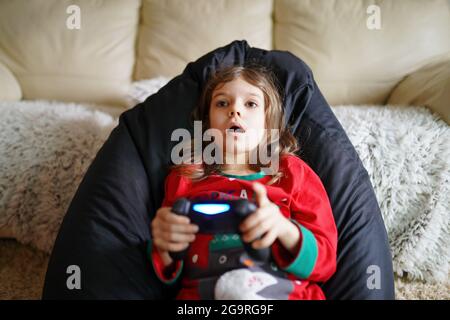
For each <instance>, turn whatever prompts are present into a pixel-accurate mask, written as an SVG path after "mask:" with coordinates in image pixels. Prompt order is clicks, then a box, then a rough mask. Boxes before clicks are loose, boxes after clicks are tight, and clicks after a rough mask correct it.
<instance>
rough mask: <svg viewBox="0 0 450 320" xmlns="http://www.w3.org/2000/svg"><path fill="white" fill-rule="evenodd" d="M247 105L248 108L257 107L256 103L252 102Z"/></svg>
mask: <svg viewBox="0 0 450 320" xmlns="http://www.w3.org/2000/svg"><path fill="white" fill-rule="evenodd" d="M247 105H248V106H249V107H250V108H256V107H257V106H258V104H257V103H256V102H253V101H249V102H247Z"/></svg>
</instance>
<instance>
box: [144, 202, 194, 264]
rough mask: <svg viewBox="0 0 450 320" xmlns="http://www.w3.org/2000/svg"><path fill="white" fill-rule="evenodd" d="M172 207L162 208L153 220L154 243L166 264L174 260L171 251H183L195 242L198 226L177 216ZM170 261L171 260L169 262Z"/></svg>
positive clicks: (187, 219) (186, 218) (183, 217)
mask: <svg viewBox="0 0 450 320" xmlns="http://www.w3.org/2000/svg"><path fill="white" fill-rule="evenodd" d="M171 209H172V208H171V207H161V208H159V209H158V211H156V215H155V218H154V219H153V220H152V223H151V227H152V235H153V243H154V244H155V246H156V248H157V249H158V251H159V253H160V254H161V255H162V257H163V260H164V262H165V264H166V263H167V264H169V263H170V262H171V261H172V259H170V257H169V254H168V253H169V251H182V250H184V249H186V248H187V247H188V246H189V243H190V242H193V241H194V240H195V234H196V233H197V232H198V226H197V225H195V224H191V223H190V220H189V218H188V217H185V216H181V215H178V214H175V213H173V212H172V211H171ZM169 259H170V260H169Z"/></svg>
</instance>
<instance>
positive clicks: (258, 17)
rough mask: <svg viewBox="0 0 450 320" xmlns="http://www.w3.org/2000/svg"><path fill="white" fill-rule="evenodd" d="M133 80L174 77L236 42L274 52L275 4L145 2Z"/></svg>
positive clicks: (235, 0) (191, 0)
mask: <svg viewBox="0 0 450 320" xmlns="http://www.w3.org/2000/svg"><path fill="white" fill-rule="evenodd" d="M141 10H142V22H141V25H140V28H139V40H138V47H137V48H138V52H137V62H136V71H135V80H141V79H145V78H153V77H157V76H169V77H173V76H175V75H177V74H179V73H181V72H182V71H183V69H184V67H185V66H186V64H187V63H188V62H190V61H193V60H195V59H197V58H198V57H199V56H201V55H202V54H203V53H205V52H208V51H210V50H213V49H214V48H217V47H219V46H223V45H225V44H227V43H230V42H231V41H233V40H236V39H246V40H247V41H248V42H249V43H250V44H251V45H253V46H256V47H260V48H265V49H271V48H272V0H259V1H253V0H215V1H209V0H165V1H160V0H143V3H142V9H141Z"/></svg>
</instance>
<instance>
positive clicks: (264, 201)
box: [239, 182, 292, 249]
mask: <svg viewBox="0 0 450 320" xmlns="http://www.w3.org/2000/svg"><path fill="white" fill-rule="evenodd" d="M253 190H254V191H255V194H256V201H257V204H258V209H257V210H256V211H255V212H254V213H252V214H251V215H250V216H249V217H248V218H246V219H245V220H244V221H243V222H242V223H241V224H240V226H239V228H240V230H241V232H242V240H243V241H245V242H252V241H253V240H255V239H257V238H258V237H260V236H263V237H262V238H261V239H258V240H255V241H254V242H253V243H252V246H253V248H255V249H261V248H266V247H269V246H271V245H272V243H273V242H274V241H275V240H276V239H277V238H279V237H280V236H282V235H283V234H286V232H287V231H288V230H289V228H290V227H291V226H290V224H292V223H291V222H290V221H289V220H288V219H287V218H286V217H285V216H284V215H283V214H282V213H281V211H280V209H279V208H278V206H277V205H276V204H274V203H273V202H271V201H270V200H269V198H267V192H266V188H265V187H264V186H263V185H262V184H261V183H258V182H255V183H254V184H253Z"/></svg>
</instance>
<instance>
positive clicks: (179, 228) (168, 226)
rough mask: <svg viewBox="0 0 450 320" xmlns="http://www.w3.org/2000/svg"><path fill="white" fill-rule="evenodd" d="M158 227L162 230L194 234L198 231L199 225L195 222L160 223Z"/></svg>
mask: <svg viewBox="0 0 450 320" xmlns="http://www.w3.org/2000/svg"><path fill="white" fill-rule="evenodd" d="M160 229H162V230H163V231H164V232H173V233H186V234H194V233H197V232H198V230H199V227H198V226H197V225H195V224H173V223H161V224H160Z"/></svg>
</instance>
